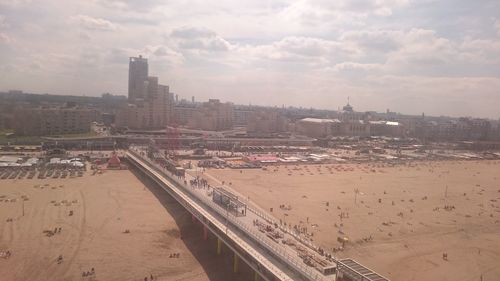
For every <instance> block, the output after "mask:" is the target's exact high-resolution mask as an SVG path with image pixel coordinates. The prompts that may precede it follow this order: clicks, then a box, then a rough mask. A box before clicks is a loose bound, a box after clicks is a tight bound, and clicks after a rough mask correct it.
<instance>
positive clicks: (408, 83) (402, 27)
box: [0, 0, 500, 118]
mask: <svg viewBox="0 0 500 281" xmlns="http://www.w3.org/2000/svg"><path fill="white" fill-rule="evenodd" d="M429 1H430V0H429ZM459 2H460V3H457V4H456V3H455V2H453V0H443V2H441V3H440V5H438V7H437V6H436V5H430V4H429V3H427V2H425V3H422V1H409V0H339V1H331V0H298V1H289V0H242V1H230V0H221V1H215V2H210V3H209V2H205V1H200V0H185V1H170V0H167V1H165V0H163V1H161V0H142V1H139V0H91V1H59V0H40V1H30V0H0V8H1V9H0V10H1V15H0V29H1V30H0V61H1V62H2V63H1V65H2V66H1V69H2V75H0V85H2V86H1V87H7V88H0V90H5V89H8V88H9V87H11V88H24V89H25V90H32V91H35V92H54V93H86V94H89V95H92V94H94V95H98V94H100V93H102V92H105V91H106V92H115V93H121V94H123V93H126V88H127V81H126V79H127V67H128V64H127V62H128V57H129V56H136V55H139V54H142V55H143V56H145V57H147V58H148V59H149V61H150V68H151V70H152V74H153V75H158V76H159V77H160V79H161V81H162V83H165V84H170V85H171V89H173V91H175V92H176V93H178V94H179V95H181V96H193V95H194V96H197V98H199V99H203V98H208V97H219V98H221V99H229V100H232V101H235V102H244V103H248V102H255V101H256V100H262V101H265V102H270V103H273V104H279V105H281V104H282V103H287V104H292V103H293V104H294V105H299V106H317V107H327V108H331V109H332V108H333V109H334V108H337V106H338V104H337V103H340V104H343V103H344V98H345V96H347V95H350V96H351V97H352V98H353V101H356V104H355V105H356V107H357V108H358V109H360V110H385V109H386V108H387V107H390V108H391V109H394V110H397V109H398V108H399V111H401V112H406V111H408V112H411V111H412V110H415V111H420V112H421V111H426V113H432V112H435V113H443V114H462V113H463V112H466V111H467V110H470V113H469V115H474V114H475V113H477V114H487V116H492V117H495V118H498V110H497V111H496V113H495V111H494V110H493V109H488V110H484V111H483V110H479V109H478V108H481V107H479V106H478V107H476V109H474V108H472V107H471V108H469V109H465V108H462V109H460V110H458V109H459V108H460V107H459V106H457V107H456V108H457V110H455V109H454V108H446V107H445V106H446V105H447V104H455V103H457V102H463V101H464V99H465V97H468V98H470V97H471V96H472V95H473V94H477V96H478V97H480V98H482V99H483V100H484V99H485V98H489V99H491V100H493V101H494V102H492V104H494V103H495V102H496V101H498V100H499V97H498V95H497V96H494V95H493V93H494V91H495V89H496V88H497V86H498V84H497V80H495V79H496V78H494V77H499V76H500V72H499V69H500V38H499V35H500V21H499V20H495V19H496V18H498V15H497V14H495V13H496V11H498V9H495V8H500V4H499V3H500V2H498V1H495V0H485V1H484V2H481V3H477V4H474V9H473V10H468V9H452V8H453V7H451V6H450V5H454V6H459V5H465V4H467V3H468V2H467V1H466V0H460V1H459ZM469 2H470V1H469ZM468 5H472V4H468ZM74 11H80V12H79V14H77V15H75V14H73V13H74ZM443 18H446V21H443ZM68 19H69V20H68ZM492 19H493V20H492ZM63 22H66V23H70V24H68V25H67V26H64V28H55V27H56V26H57V27H59V26H60V25H61V23H63ZM99 31H101V32H99ZM104 31H117V32H104ZM118 31H126V32H118ZM13 43H14V44H15V48H14V47H13V46H14V44H13ZM61 81H63V82H61ZM96 81H99V83H96ZM207 89H210V90H207ZM401 92H403V93H401ZM270 96H272V99H271V98H269V97H270ZM433 96H437V97H439V98H436V99H435V101H434V102H435V103H436V104H437V105H436V108H433V106H431V105H430V103H429V102H428V101H429V100H432V97H433ZM402 97H404V98H402ZM417 102H419V103H418V106H415V105H416V104H417ZM438 106H441V107H442V108H443V112H439V109H438V108H437V107H438ZM488 106H489V105H488ZM486 112H488V113H486Z"/></svg>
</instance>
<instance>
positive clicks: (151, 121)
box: [115, 56, 173, 129]
mask: <svg viewBox="0 0 500 281" xmlns="http://www.w3.org/2000/svg"><path fill="white" fill-rule="evenodd" d="M129 67H130V68H129V93H128V100H129V105H128V106H126V107H123V108H122V109H121V110H120V111H119V112H118V113H117V118H116V122H115V124H116V125H117V126H118V127H128V128H131V129H161V128H164V127H165V126H166V125H167V124H169V123H170V122H171V118H172V115H173V94H172V93H170V92H169V87H168V86H165V85H160V84H159V83H158V77H154V76H148V60H147V59H145V58H142V56H139V57H132V58H130V64H129Z"/></svg>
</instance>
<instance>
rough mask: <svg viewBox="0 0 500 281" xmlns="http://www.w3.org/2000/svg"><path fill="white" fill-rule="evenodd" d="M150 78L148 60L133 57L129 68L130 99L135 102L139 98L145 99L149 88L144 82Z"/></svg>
mask: <svg viewBox="0 0 500 281" xmlns="http://www.w3.org/2000/svg"><path fill="white" fill-rule="evenodd" d="M147 80H148V60H147V59H145V58H143V57H142V56H139V57H131V58H130V60H129V68H128V101H129V102H130V103H133V104H135V103H136V102H137V100H139V99H144V98H145V94H146V92H147V89H146V88H145V85H144V82H145V81H147Z"/></svg>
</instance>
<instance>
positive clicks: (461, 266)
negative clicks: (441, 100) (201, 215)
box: [205, 161, 500, 281]
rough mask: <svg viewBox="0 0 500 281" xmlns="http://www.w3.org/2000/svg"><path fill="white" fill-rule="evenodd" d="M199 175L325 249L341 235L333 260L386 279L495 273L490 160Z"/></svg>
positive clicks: (497, 252) (496, 220)
mask: <svg viewBox="0 0 500 281" xmlns="http://www.w3.org/2000/svg"><path fill="white" fill-rule="evenodd" d="M205 177H206V178H207V179H208V180H209V181H211V182H212V184H215V183H216V182H217V181H216V180H218V181H224V182H225V183H226V184H227V185H230V187H231V188H233V189H234V190H236V191H237V192H239V193H240V194H243V195H244V196H246V197H249V198H250V200H252V201H253V202H256V203H257V204H258V205H260V206H261V207H262V208H264V209H266V210H267V211H270V208H273V212H272V214H273V215H274V216H275V217H276V218H277V219H279V220H282V221H283V222H284V223H285V222H286V223H288V224H291V225H297V226H300V227H301V228H307V231H308V232H309V233H312V234H311V235H312V236H310V238H311V239H312V240H313V241H314V242H315V243H316V244H317V245H319V246H321V247H324V248H326V249H328V250H330V251H331V250H332V249H333V248H337V249H338V247H340V246H341V244H340V243H339V242H338V241H337V238H338V237H343V236H345V237H348V238H349V242H348V243H347V244H346V246H345V249H344V250H343V251H337V252H336V255H337V256H338V257H350V258H354V259H356V260H358V261H360V262H362V263H363V264H365V265H366V266H368V267H371V268H373V269H375V270H376V271H377V272H379V273H381V274H383V275H385V276H387V277H388V278H390V279H392V280H405V281H406V280H464V281H466V280H471V281H472V280H481V279H480V278H481V276H482V277H483V279H482V280H500V263H499V262H498V261H499V260H500V235H499V233H500V203H499V202H500V161H442V162H413V163H409V164H408V163H406V164H405V165H398V166H389V165H388V164H383V163H372V164H333V165H332V164H329V165H298V166H297V165H288V166H268V167H267V168H266V169H265V170H264V169H247V170H231V169H210V170H207V171H206V172H205ZM214 178H215V179H216V180H214ZM280 206H281V208H280ZM283 206H284V207H283ZM445 253H446V254H447V256H448V259H447V260H445V259H443V254H445Z"/></svg>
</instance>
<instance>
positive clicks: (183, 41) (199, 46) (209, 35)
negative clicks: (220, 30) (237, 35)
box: [170, 27, 231, 52]
mask: <svg viewBox="0 0 500 281" xmlns="http://www.w3.org/2000/svg"><path fill="white" fill-rule="evenodd" d="M170 38H172V39H174V40H176V43H177V47H178V48H180V49H184V50H198V51H207V52H225V51H228V50H229V49H230V48H231V44H230V43H229V42H228V41H226V40H224V38H222V37H220V36H218V35H217V34H216V33H215V32H213V31H211V30H208V29H204V28H194V27H181V28H177V29H174V30H173V31H172V32H171V34H170Z"/></svg>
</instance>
